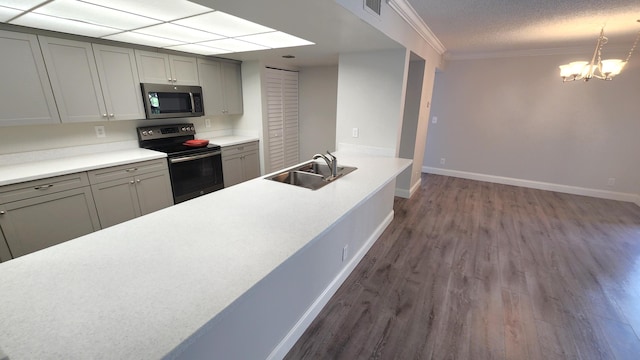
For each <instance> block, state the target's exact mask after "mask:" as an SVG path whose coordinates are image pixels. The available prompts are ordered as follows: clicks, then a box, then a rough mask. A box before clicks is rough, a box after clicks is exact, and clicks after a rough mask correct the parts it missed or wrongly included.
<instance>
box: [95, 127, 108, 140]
mask: <svg viewBox="0 0 640 360" xmlns="http://www.w3.org/2000/svg"><path fill="white" fill-rule="evenodd" d="M93 128H94V129H95V130H96V137H97V138H104V137H107V131H106V130H105V129H104V126H94V127H93Z"/></svg>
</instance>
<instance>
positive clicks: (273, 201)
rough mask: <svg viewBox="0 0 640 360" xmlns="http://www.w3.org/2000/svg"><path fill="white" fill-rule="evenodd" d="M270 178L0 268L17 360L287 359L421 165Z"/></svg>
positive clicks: (374, 164) (11, 353) (5, 337)
mask: <svg viewBox="0 0 640 360" xmlns="http://www.w3.org/2000/svg"><path fill="white" fill-rule="evenodd" d="M336 155H337V157H338V160H339V164H340V165H349V166H355V167H357V168H358V169H357V170H356V171H354V172H352V173H350V174H348V175H346V176H344V177H342V178H340V179H338V180H336V181H334V182H332V183H331V184H329V185H327V186H325V187H323V188H321V189H319V190H317V191H311V190H308V189H305V188H301V187H296V186H291V185H288V184H282V183H278V182H275V181H269V180H265V179H262V178H258V179H254V180H250V181H247V182H244V183H241V184H239V185H236V186H233V187H230V188H227V189H224V190H222V191H218V192H215V193H211V194H208V195H205V196H202V197H199V198H196V199H193V200H190V201H187V202H184V203H181V204H178V205H175V206H171V207H169V208H165V209H162V210H159V211H156V212H154V213H151V214H149V215H146V216H142V217H139V218H136V219H133V220H130V221H128V222H125V223H121V224H118V225H115V226H111V227H109V228H106V229H103V230H100V231H97V232H94V233H91V234H88V235H86V236H83V237H80V238H77V239H74V240H71V241H67V242H65V243H62V244H60V245H57V246H54V247H50V248H47V249H44V250H41V251H38V252H35V253H32V254H28V255H25V256H22V257H19V258H16V259H14V260H11V261H8V262H6V263H2V264H0V284H1V285H0V286H1V288H2V296H1V297H0V324H2V325H1V326H0V349H2V351H3V352H4V353H5V354H6V355H7V356H8V357H9V359H12V360H14V359H33V358H39V359H46V358H65V359H86V358H94V359H103V358H104V359H125V358H141V359H158V358H181V359H182V358H184V359H196V358H202V359H205V358H206V359H232V358H234V359H239V358H244V359H261V358H274V359H276V358H280V357H282V356H283V355H284V354H286V352H287V350H288V349H289V347H290V346H292V345H293V343H294V342H295V341H296V340H297V338H298V336H299V335H301V334H302V332H303V331H304V329H305V327H306V326H307V325H308V324H309V323H310V322H311V320H312V319H313V317H315V315H316V314H317V313H318V312H319V311H320V309H321V308H322V306H323V305H324V304H325V303H326V301H328V299H329V298H330V297H331V295H332V294H333V293H334V292H335V291H336V290H337V288H338V287H339V285H340V284H341V283H342V281H343V280H344V279H345V278H346V277H347V276H348V274H349V273H350V272H351V270H352V269H353V268H354V267H355V265H356V264H357V262H358V261H359V260H360V259H361V258H362V256H364V254H365V253H366V251H367V250H368V248H369V247H370V246H371V245H372V244H373V243H374V242H375V240H376V239H377V238H378V237H379V235H380V234H381V233H382V231H383V230H384V229H385V228H386V226H387V225H388V224H389V222H390V221H391V219H392V218H393V208H392V206H393V195H394V190H395V178H396V176H397V175H398V174H399V173H400V172H402V171H403V170H404V169H405V168H407V167H408V166H409V165H410V164H411V161H410V160H405V159H398V158H390V157H371V156H362V155H353V154H347V153H337V154H336Z"/></svg>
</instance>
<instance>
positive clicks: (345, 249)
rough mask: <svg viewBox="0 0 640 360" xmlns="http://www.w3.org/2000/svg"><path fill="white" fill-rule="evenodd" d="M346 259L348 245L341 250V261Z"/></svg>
mask: <svg viewBox="0 0 640 360" xmlns="http://www.w3.org/2000/svg"><path fill="white" fill-rule="evenodd" d="M348 257H349V245H345V246H344V247H343V248H342V261H345V260H347V258H348Z"/></svg>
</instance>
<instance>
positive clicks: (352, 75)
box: [336, 49, 407, 156]
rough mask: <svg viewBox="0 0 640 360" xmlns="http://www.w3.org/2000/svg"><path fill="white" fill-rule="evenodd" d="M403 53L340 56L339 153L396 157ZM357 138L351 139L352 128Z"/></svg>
mask: <svg viewBox="0 0 640 360" xmlns="http://www.w3.org/2000/svg"><path fill="white" fill-rule="evenodd" d="M406 56H407V54H406V51H405V50H404V49H398V50H383V51H371V52H362V53H349V54H340V59H339V67H338V104H337V113H336V118H337V125H336V143H337V144H336V145H337V148H338V150H350V149H355V150H357V151H362V152H370V153H377V154H381V155H386V156H395V155H396V154H397V152H398V147H399V144H398V142H399V134H400V131H401V127H402V110H403V107H404V91H405V87H404V74H405V62H406V61H405V60H406ZM353 128H358V129H359V137H357V138H354V137H352V129H353Z"/></svg>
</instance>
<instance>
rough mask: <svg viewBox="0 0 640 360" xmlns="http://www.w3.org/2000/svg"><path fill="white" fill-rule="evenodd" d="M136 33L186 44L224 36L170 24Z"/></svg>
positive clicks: (139, 30)
mask: <svg viewBox="0 0 640 360" xmlns="http://www.w3.org/2000/svg"><path fill="white" fill-rule="evenodd" d="M136 32H138V33H141V34H147V35H152V36H160V37H163V38H167V39H173V40H177V41H182V42H185V43H194V42H201V41H208V40H217V39H220V38H222V36H220V35H216V34H212V33H208V32H206V31H200V30H196V29H191V28H187V27H184V26H180V25H174V24H169V23H165V24H161V25H154V26H150V27H147V28H144V29H138V30H136Z"/></svg>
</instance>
